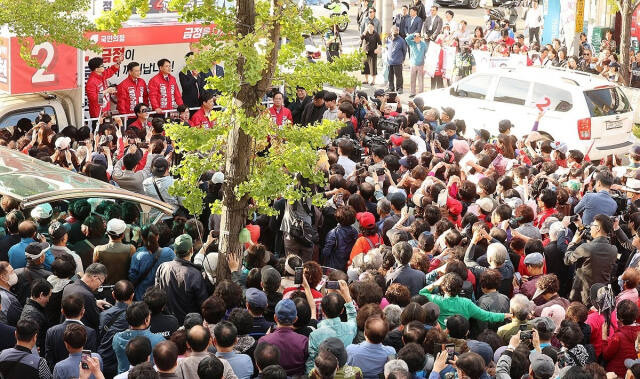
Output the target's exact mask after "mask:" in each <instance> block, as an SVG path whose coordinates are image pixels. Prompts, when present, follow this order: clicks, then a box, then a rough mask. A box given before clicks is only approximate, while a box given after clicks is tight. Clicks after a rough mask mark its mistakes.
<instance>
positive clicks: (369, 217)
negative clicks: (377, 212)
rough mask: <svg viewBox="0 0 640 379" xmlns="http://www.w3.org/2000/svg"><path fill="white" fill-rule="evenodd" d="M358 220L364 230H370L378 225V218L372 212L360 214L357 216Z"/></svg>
mask: <svg viewBox="0 0 640 379" xmlns="http://www.w3.org/2000/svg"><path fill="white" fill-rule="evenodd" d="M356 220H358V222H359V223H360V226H361V227H363V228H365V229H366V228H370V227H372V226H373V225H375V224H376V218H375V216H374V215H373V214H372V213H371V212H360V213H358V214H356Z"/></svg>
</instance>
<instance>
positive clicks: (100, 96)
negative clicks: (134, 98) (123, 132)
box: [85, 57, 122, 118]
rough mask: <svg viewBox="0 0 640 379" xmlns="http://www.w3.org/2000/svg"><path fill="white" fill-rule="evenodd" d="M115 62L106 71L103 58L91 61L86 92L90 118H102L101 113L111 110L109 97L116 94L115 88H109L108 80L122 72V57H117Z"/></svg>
mask: <svg viewBox="0 0 640 379" xmlns="http://www.w3.org/2000/svg"><path fill="white" fill-rule="evenodd" d="M114 62H115V63H114V64H113V65H112V66H111V67H109V68H107V69H105V68H104V60H103V59H102V58H101V57H95V58H91V59H89V70H91V73H90V74H89V79H87V86H86V89H85V92H86V94H87V100H88V102H89V116H90V117H91V118H96V117H98V116H100V113H102V112H107V111H108V110H109V95H111V94H112V93H116V89H115V88H113V87H107V79H109V78H110V77H112V76H113V74H115V73H117V72H118V70H120V62H122V57H115V58H114Z"/></svg>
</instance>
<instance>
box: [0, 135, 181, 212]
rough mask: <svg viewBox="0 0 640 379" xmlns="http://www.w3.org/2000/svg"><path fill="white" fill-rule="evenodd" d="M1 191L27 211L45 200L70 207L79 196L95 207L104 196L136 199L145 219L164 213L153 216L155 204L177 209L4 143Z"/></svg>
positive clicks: (162, 209)
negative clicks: (43, 159)
mask: <svg viewBox="0 0 640 379" xmlns="http://www.w3.org/2000/svg"><path fill="white" fill-rule="evenodd" d="M0 195H2V196H5V195H8V196H11V197H13V198H15V199H17V200H18V201H20V208H21V209H23V210H24V211H26V212H30V210H31V209H33V208H34V207H36V206H37V205H39V204H43V203H49V204H51V205H52V207H54V208H55V209H58V210H66V209H67V205H68V203H69V202H70V201H73V200H77V199H87V200H88V201H89V203H90V204H92V206H94V207H95V205H97V204H99V203H100V202H101V201H102V200H108V201H114V202H122V201H129V202H133V203H135V204H137V205H138V208H139V209H140V222H141V223H148V222H151V223H156V222H158V221H159V218H160V217H158V219H156V220H150V219H149V211H150V210H151V209H152V208H155V209H157V210H159V211H160V213H161V214H162V215H165V214H166V215H172V214H173V212H174V206H173V205H170V204H167V203H165V202H163V201H160V200H157V199H154V198H152V197H149V196H144V195H140V194H137V193H134V192H130V191H127V190H125V189H122V188H118V187H115V186H112V185H111V184H109V183H105V182H103V181H100V180H97V179H92V178H89V177H87V176H84V175H80V174H77V173H75V172H72V171H69V170H67V169H64V168H62V167H59V166H56V165H53V164H50V163H47V162H43V161H41V160H39V159H35V158H32V157H30V156H29V155H27V154H23V153H21V152H18V151H17V150H11V149H8V148H6V147H0ZM27 214H28V213H27Z"/></svg>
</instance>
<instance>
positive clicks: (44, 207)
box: [31, 203, 53, 220]
mask: <svg viewBox="0 0 640 379" xmlns="http://www.w3.org/2000/svg"><path fill="white" fill-rule="evenodd" d="M52 214H53V208H51V204H49V203H44V204H40V205H38V206H36V207H35V208H33V209H32V210H31V217H32V218H35V219H38V220H42V219H45V218H49V217H51V215H52Z"/></svg>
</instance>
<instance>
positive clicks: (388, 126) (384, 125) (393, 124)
mask: <svg viewBox="0 0 640 379" xmlns="http://www.w3.org/2000/svg"><path fill="white" fill-rule="evenodd" d="M376 129H377V130H378V132H380V133H385V132H387V133H389V134H394V133H397V132H398V130H399V129H400V122H399V121H398V120H397V119H395V118H381V119H379V120H378V125H377V126H376Z"/></svg>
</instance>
